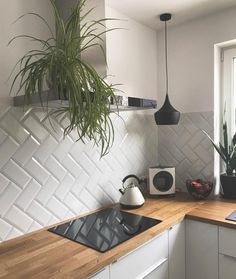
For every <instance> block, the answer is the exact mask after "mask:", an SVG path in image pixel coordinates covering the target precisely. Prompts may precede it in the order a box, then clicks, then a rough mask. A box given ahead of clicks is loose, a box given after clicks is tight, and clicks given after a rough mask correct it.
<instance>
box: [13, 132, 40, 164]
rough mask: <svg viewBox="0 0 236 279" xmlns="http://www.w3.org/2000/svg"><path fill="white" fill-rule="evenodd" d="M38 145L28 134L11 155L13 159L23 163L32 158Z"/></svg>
mask: <svg viewBox="0 0 236 279" xmlns="http://www.w3.org/2000/svg"><path fill="white" fill-rule="evenodd" d="M39 146H40V145H39V143H38V142H37V141H36V140H35V139H34V138H33V137H32V136H30V137H29V138H28V139H27V140H26V141H25V142H24V143H23V144H22V145H21V146H20V148H18V150H17V152H16V153H15V154H14V155H13V158H14V160H15V161H17V162H18V163H20V164H21V165H25V164H26V163H27V162H28V161H29V160H30V159H31V158H32V156H33V155H34V153H35V152H36V150H37V149H38V148H39Z"/></svg>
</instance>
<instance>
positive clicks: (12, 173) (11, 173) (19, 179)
mask: <svg viewBox="0 0 236 279" xmlns="http://www.w3.org/2000/svg"><path fill="white" fill-rule="evenodd" d="M2 171H3V173H4V174H5V175H6V176H7V177H8V178H9V179H10V180H11V181H13V182H14V183H15V184H16V185H18V186H19V187H21V188H22V189H23V188H24V187H25V186H26V184H27V183H28V182H29V181H30V179H31V177H30V176H29V175H28V173H27V172H26V171H25V170H24V169H23V168H21V167H20V166H19V165H17V164H16V163H15V162H14V161H13V160H9V161H8V163H7V164H6V165H5V166H4V168H3V170H2Z"/></svg>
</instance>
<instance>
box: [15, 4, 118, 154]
mask: <svg viewBox="0 0 236 279" xmlns="http://www.w3.org/2000/svg"><path fill="white" fill-rule="evenodd" d="M49 1H50V3H51V6H52V11H53V16H54V19H55V26H53V28H52V27H51V26H49V24H48V23H47V21H46V20H45V19H44V18H43V17H42V16H41V15H39V14H37V13H28V14H25V15H23V16H21V17H20V18H19V19H18V20H21V19H22V18H23V17H24V16H26V15H27V16H33V17H35V18H37V19H40V20H42V21H43V22H44V23H45V27H46V28H48V30H49V33H50V36H49V38H47V39H41V38H37V37H35V36H30V35H27V34H23V35H19V36H16V37H15V38H13V39H12V40H11V41H10V43H12V41H14V40H15V39H18V38H26V39H30V40H32V41H34V42H37V43H39V48H38V49H33V50H30V51H28V52H27V53H26V54H25V55H24V56H23V57H22V58H21V59H20V60H19V62H18V64H17V65H16V68H15V69H17V71H18V72H17V73H16V74H15V76H14V79H13V83H12V87H11V92H12V91H13V90H14V89H15V88H16V90H15V91H16V93H15V95H17V94H19V93H20V92H23V93H24V96H25V98H24V99H25V103H26V104H28V103H30V99H31V98H34V96H35V95H38V96H39V97H40V101H41V105H42V106H45V105H44V104H43V102H42V96H45V93H46V94H47V95H48V96H46V99H47V100H48V99H49V95H50V94H51V93H53V94H54V95H56V96H57V97H58V99H60V100H66V101H67V102H68V105H66V106H60V107H58V108H56V109H54V110H53V111H51V110H50V113H51V112H53V113H54V115H56V116H57V115H61V114H63V115H65V116H67V117H68V119H69V124H68V126H67V127H66V128H65V129H64V135H65V136H66V135H68V134H69V133H70V132H71V131H72V130H75V131H76V132H77V134H78V140H82V141H83V142H84V140H85V139H89V140H92V141H94V143H95V144H96V145H98V146H100V148H101V156H104V155H105V154H107V153H108V152H109V149H110V147H111V146H112V143H113V140H114V129H113V123H112V120H111V118H110V112H111V109H110V105H109V100H110V99H111V98H112V99H113V100H116V97H115V94H114V92H115V89H114V88H113V86H112V85H109V84H108V83H107V82H106V81H105V80H104V79H103V78H102V77H100V76H99V74H98V73H97V71H96V70H95V68H94V67H93V66H92V65H91V64H89V63H88V62H86V61H84V60H83V59H82V57H83V54H84V53H86V52H87V51H88V50H90V49H93V48H94V47H99V48H101V49H102V50H103V46H102V42H103V35H104V34H105V33H106V32H108V31H110V30H111V29H106V26H105V22H106V20H107V19H106V18H104V19H100V20H96V21H95V20H94V21H88V20H86V19H87V16H88V14H89V13H90V12H91V11H92V9H90V10H89V11H88V12H83V9H84V6H85V4H86V0H81V1H79V0H78V1H76V2H75V5H74V6H73V7H72V8H71V12H70V15H69V17H68V18H67V19H64V18H63V17H62V16H61V14H60V12H59V9H58V7H57V5H56V4H55V0H49ZM65 1H66V0H65ZM101 27H103V30H102V31H100V30H101ZM54 30H55V31H54ZM45 88H46V89H45ZM44 98H45V97H44ZM46 106H47V102H46ZM49 115H50V114H49Z"/></svg>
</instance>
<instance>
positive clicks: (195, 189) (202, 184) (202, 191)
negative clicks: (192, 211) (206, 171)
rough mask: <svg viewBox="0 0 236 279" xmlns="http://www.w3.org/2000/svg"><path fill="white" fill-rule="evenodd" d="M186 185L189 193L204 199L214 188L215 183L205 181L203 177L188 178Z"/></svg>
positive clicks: (196, 197)
mask: <svg viewBox="0 0 236 279" xmlns="http://www.w3.org/2000/svg"><path fill="white" fill-rule="evenodd" d="M186 187H187V190H188V192H189V194H190V195H191V196H192V197H193V198H194V199H196V200H203V199H205V198H207V197H208V196H209V195H210V193H211V191H212V189H213V183H212V182H211V181H204V180H202V179H196V180H190V179H188V180H186Z"/></svg>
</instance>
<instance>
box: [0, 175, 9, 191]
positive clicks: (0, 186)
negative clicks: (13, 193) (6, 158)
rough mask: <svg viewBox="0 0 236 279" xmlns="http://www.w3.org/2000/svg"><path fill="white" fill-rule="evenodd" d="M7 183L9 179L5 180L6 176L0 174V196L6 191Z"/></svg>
mask: <svg viewBox="0 0 236 279" xmlns="http://www.w3.org/2000/svg"><path fill="white" fill-rule="evenodd" d="M9 183H10V181H9V179H8V178H6V176H4V175H3V174H2V173H0V195H1V193H2V192H3V191H4V190H5V189H6V187H7V185H8V184H9Z"/></svg>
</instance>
